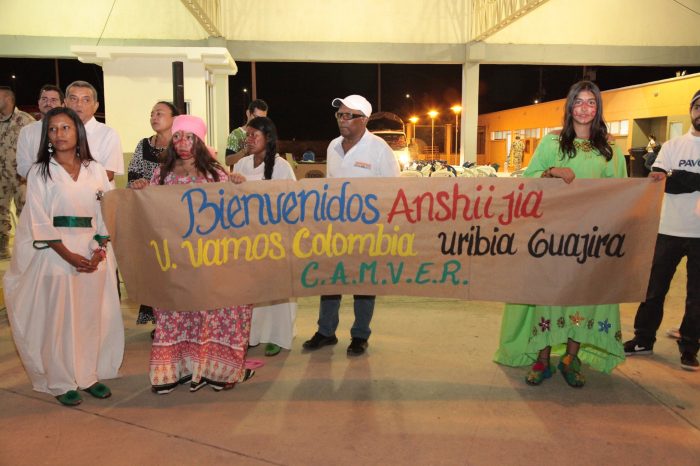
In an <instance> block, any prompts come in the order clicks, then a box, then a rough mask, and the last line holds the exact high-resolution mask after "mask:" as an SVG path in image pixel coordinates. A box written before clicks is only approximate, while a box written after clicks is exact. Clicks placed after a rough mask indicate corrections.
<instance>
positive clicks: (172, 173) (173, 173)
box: [132, 115, 254, 395]
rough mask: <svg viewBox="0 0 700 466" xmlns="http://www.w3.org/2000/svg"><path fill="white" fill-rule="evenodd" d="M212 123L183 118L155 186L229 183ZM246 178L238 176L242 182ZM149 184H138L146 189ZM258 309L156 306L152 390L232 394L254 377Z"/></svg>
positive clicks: (155, 177) (176, 121)
mask: <svg viewBox="0 0 700 466" xmlns="http://www.w3.org/2000/svg"><path fill="white" fill-rule="evenodd" d="M206 132H207V130H206V124H205V123H204V122H203V121H202V120H201V119H200V118H197V117H194V116H190V115H180V116H177V117H176V118H175V119H174V121H173V126H172V133H173V137H172V141H171V142H170V144H169V146H168V149H167V153H166V155H165V161H164V162H163V164H162V165H161V166H160V167H158V168H156V169H155V171H154V172H153V178H151V182H150V184H151V185H164V184H190V183H216V182H223V181H228V180H229V177H228V175H227V174H226V172H225V170H224V168H223V167H222V166H221V165H220V164H219V162H217V161H216V159H215V158H213V157H212V156H211V154H210V152H209V150H208V148H207V146H206V145H205V144H204V142H203V139H204V137H205V135H206ZM243 180H245V178H244V177H233V178H232V181H234V182H241V181H243ZM147 185H148V184H147V183H146V182H145V180H138V182H134V183H132V188H135V189H142V188H144V187H145V186H147ZM252 311H253V306H252V305H250V304H244V305H237V306H230V307H225V308H221V309H212V310H207V311H191V312H176V311H169V310H167V309H162V308H158V307H155V308H154V312H155V317H156V333H155V338H154V340H153V346H152V348H151V361H150V378H151V385H152V388H151V389H152V390H153V392H155V393H158V394H161V395H164V394H166V393H170V392H172V391H173V390H175V388H177V386H178V385H180V384H185V383H188V382H189V383H190V391H191V392H195V391H197V390H199V389H200V388H202V387H203V386H205V385H209V386H211V387H212V388H213V389H214V390H216V391H220V390H228V389H230V388H233V387H234V385H235V384H236V383H237V382H243V381H245V380H248V379H249V378H250V377H252V376H253V374H254V371H252V370H250V369H246V368H245V357H246V351H247V350H248V338H249V336H250V320H251V316H252Z"/></svg>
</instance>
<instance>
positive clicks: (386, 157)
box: [326, 130, 401, 178]
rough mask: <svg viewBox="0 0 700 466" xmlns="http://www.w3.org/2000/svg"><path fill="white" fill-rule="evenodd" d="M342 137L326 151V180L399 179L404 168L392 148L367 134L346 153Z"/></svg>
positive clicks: (366, 132)
mask: <svg viewBox="0 0 700 466" xmlns="http://www.w3.org/2000/svg"><path fill="white" fill-rule="evenodd" d="M342 142H343V137H342V136H339V137H337V138H335V139H333V140H332V141H331V143H330V144H329V145H328V150H327V151H326V177H327V178H371V177H384V176H386V177H390V176H399V174H400V173H401V168H400V167H399V162H398V161H397V160H396V157H395V156H394V153H393V152H392V150H391V147H389V144H387V143H386V141H384V139H382V138H380V137H379V136H376V135H374V134H372V133H370V132H369V131H367V130H365V133H364V134H363V135H362V138H361V139H360V140H359V141H358V142H357V144H355V145H354V146H353V147H352V148H351V149H350V150H349V151H348V152H347V153H346V152H345V151H343V145H342Z"/></svg>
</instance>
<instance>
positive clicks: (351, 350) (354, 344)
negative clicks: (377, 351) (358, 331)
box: [348, 337, 369, 356]
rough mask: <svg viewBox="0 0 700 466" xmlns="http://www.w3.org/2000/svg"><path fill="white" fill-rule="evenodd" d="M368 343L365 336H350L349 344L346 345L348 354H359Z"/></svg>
mask: <svg viewBox="0 0 700 466" xmlns="http://www.w3.org/2000/svg"><path fill="white" fill-rule="evenodd" d="M368 346H369V343H367V339H366V338H355V337H353V338H352V341H350V346H348V354H349V355H352V356H359V355H361V354H362V353H364V352H365V350H366V349H367V347H368Z"/></svg>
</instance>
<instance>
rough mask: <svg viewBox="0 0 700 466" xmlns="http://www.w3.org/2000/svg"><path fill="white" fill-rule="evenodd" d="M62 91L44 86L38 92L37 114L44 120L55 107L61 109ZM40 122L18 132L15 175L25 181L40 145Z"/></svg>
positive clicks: (49, 85) (54, 87)
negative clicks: (39, 113)
mask: <svg viewBox="0 0 700 466" xmlns="http://www.w3.org/2000/svg"><path fill="white" fill-rule="evenodd" d="M63 100H64V98H63V91H61V89H60V88H59V87H57V86H54V85H53V84H45V85H43V86H42V87H41V90H40V91H39V101H38V105H39V112H41V118H42V119H43V118H44V115H46V112H48V111H49V110H51V109H52V108H56V107H63ZM41 121H42V120H39V121H35V122H34V123H31V124H29V125H27V126H25V127H24V128H22V130H21V131H20V132H19V139H17V174H18V175H19V176H21V177H22V178H24V179H26V178H27V175H28V174H29V169H31V168H32V165H33V164H34V162H36V155H37V152H39V144H41V125H42V122H41Z"/></svg>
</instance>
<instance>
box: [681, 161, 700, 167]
mask: <svg viewBox="0 0 700 466" xmlns="http://www.w3.org/2000/svg"><path fill="white" fill-rule="evenodd" d="M678 166H679V167H700V160H681V161H680V162H678Z"/></svg>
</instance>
